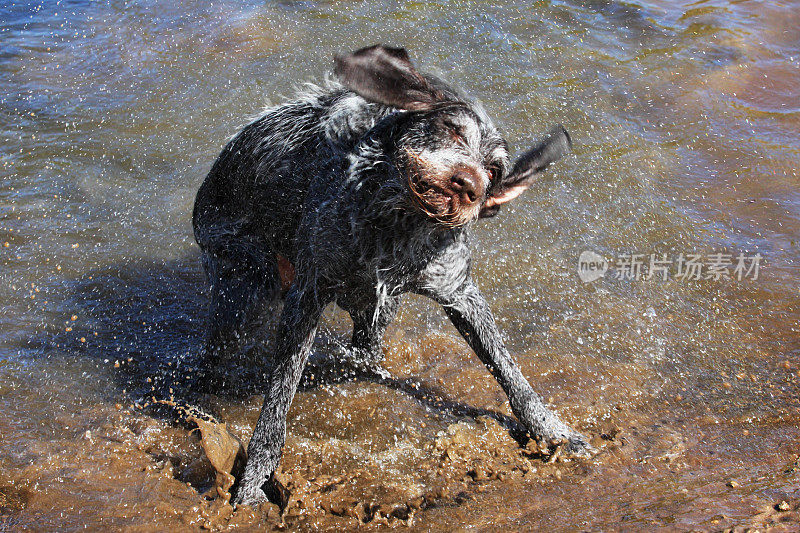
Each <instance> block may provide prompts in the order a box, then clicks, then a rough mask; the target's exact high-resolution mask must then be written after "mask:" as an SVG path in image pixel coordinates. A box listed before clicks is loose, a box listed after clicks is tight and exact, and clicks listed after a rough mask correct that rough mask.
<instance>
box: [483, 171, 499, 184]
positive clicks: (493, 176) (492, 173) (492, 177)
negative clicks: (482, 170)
mask: <svg viewBox="0 0 800 533" xmlns="http://www.w3.org/2000/svg"><path fill="white" fill-rule="evenodd" d="M486 172H487V173H488V174H489V181H490V182H492V183H494V181H495V180H496V179H497V176H499V175H500V170H499V169H498V168H497V167H487V168H486Z"/></svg>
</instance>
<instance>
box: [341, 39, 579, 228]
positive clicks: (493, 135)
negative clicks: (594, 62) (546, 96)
mask: <svg viewBox="0 0 800 533" xmlns="http://www.w3.org/2000/svg"><path fill="white" fill-rule="evenodd" d="M335 72H336V75H337V76H338V77H339V79H340V80H341V82H342V83H343V84H344V85H345V86H346V87H347V88H348V89H350V90H352V91H353V92H355V93H357V94H358V95H360V96H362V97H363V98H365V99H366V100H369V101H372V102H377V103H380V104H383V105H386V106H391V107H394V108H397V109H400V110H405V111H407V113H405V114H404V115H403V116H402V117H400V118H399V121H398V124H399V125H401V126H402V127H401V128H398V129H397V132H396V133H397V135H398V142H397V153H396V154H395V155H396V163H397V165H398V168H399V170H400V172H401V174H402V175H403V176H404V178H405V179H407V182H408V189H409V192H410V194H411V197H412V199H413V200H414V203H415V205H417V206H418V207H419V208H420V209H422V210H423V211H424V212H425V213H427V214H428V215H429V216H430V217H431V218H433V219H435V220H437V221H439V222H440V223H442V224H446V225H450V226H461V225H464V224H466V223H468V222H470V221H472V220H475V219H477V218H479V217H490V216H494V215H495V214H496V213H497V211H498V210H499V209H500V206H501V205H502V204H504V203H506V202H508V201H510V200H513V199H514V198H516V197H517V196H519V195H520V194H522V192H524V191H525V190H526V189H527V188H528V187H530V185H531V184H532V183H533V181H534V179H535V176H536V174H538V173H539V172H541V171H542V170H544V168H545V167H547V166H548V165H549V164H550V163H552V162H553V161H555V160H556V159H559V158H560V157H561V156H563V155H564V154H565V153H567V152H568V151H569V149H570V147H571V141H570V138H569V135H568V134H567V132H566V130H565V129H564V128H563V127H561V126H558V127H556V128H554V129H553V130H551V132H550V133H549V134H548V135H547V136H546V137H545V139H544V140H543V141H542V142H540V143H539V144H538V145H536V146H534V147H533V148H531V149H530V150H528V151H527V152H525V153H524V154H522V155H521V156H520V157H519V158H517V160H516V162H515V163H514V166H513V167H511V168H510V169H509V167H510V165H509V157H508V146H507V143H506V141H505V140H504V139H503V138H502V137H501V136H500V134H499V133H498V131H497V129H496V128H495V127H494V125H493V124H492V121H491V119H489V117H488V115H487V114H486V113H485V111H484V110H483V108H482V107H481V106H480V105H479V104H477V103H476V102H472V101H470V100H468V99H467V98H466V97H464V96H463V95H460V94H458V93H457V92H456V91H455V90H454V89H452V88H450V87H448V86H447V85H446V84H444V83H443V82H441V81H440V80H438V79H436V78H434V77H433V76H427V75H422V74H420V73H419V72H417V70H416V69H415V68H414V66H413V65H412V64H411V61H410V59H409V57H408V54H407V53H406V51H405V50H404V49H402V48H387V47H384V46H380V45H377V46H371V47H369V48H363V49H361V50H358V51H356V52H353V53H352V54H349V55H345V56H337V57H336V70H335Z"/></svg>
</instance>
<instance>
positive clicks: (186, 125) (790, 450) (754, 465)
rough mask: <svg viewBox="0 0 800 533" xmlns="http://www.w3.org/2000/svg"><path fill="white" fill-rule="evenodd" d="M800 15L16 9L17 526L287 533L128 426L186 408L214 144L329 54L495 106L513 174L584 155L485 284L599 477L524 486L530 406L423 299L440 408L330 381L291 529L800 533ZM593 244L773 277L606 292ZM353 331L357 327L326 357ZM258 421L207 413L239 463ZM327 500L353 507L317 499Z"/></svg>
mask: <svg viewBox="0 0 800 533" xmlns="http://www.w3.org/2000/svg"><path fill="white" fill-rule="evenodd" d="M798 7H800V6H799V5H798V4H797V3H796V2H792V1H786V2H760V1H723V0H710V1H703V0H701V1H698V2H693V3H689V2H688V1H687V2H685V3H684V2H678V1H676V2H670V1H662V0H655V1H653V2H638V3H637V2H614V1H597V2H577V1H575V2H573V1H568V0H565V1H544V0H541V1H537V2H534V3H528V2H505V1H500V2H485V3H484V2H478V3H467V2H457V3H451V2H435V1H434V2H412V3H407V4H405V5H403V6H402V7H398V6H397V5H396V4H395V3H394V2H385V3H375V2H345V1H342V2H289V1H286V2H277V3H271V2H270V3H268V4H267V5H262V4H260V3H253V4H251V5H243V4H242V3H240V2H214V3H213V4H208V3H204V2H181V3H174V2H166V1H164V2H161V1H158V0H154V1H141V2H110V3H94V2H80V1H74V2H45V3H44V4H37V3H10V2H6V3H5V4H3V6H2V7H0V137H1V138H2V149H0V246H2V247H0V306H1V308H2V312H0V529H4V528H8V529H17V528H25V527H27V528H31V529H34V530H49V529H54V528H57V529H59V530H75V529H82V528H84V527H89V528H91V529H106V528H109V527H114V528H129V529H134V530H149V529H170V528H178V529H180V528H184V529H194V528H197V527H199V526H200V525H201V524H203V522H204V520H207V519H208V517H209V516H211V515H214V516H212V518H213V519H215V520H217V522H216V524H217V525H218V526H225V525H226V524H228V525H229V524H238V525H239V526H241V527H245V528H246V527H257V526H258V527H263V526H264V525H265V523H266V525H267V526H270V524H272V525H274V523H275V520H276V517H275V516H274V515H270V516H269V517H267V516H266V514H265V511H264V509H261V510H258V509H257V510H256V511H254V512H253V513H251V514H246V515H245V514H242V513H243V511H241V510H240V511H237V512H236V514H234V515H233V516H232V517H229V516H228V515H227V514H224V513H223V514H222V515H221V514H220V513H222V511H220V509H219V508H218V507H214V505H215V504H214V502H213V501H211V502H210V501H209V500H207V499H204V498H203V496H202V495H201V491H202V490H205V488H208V486H209V485H208V483H209V479H208V476H209V475H210V474H209V472H210V470H209V467H208V465H207V464H205V463H204V462H203V456H202V450H201V449H200V445H199V444H198V440H197V436H196V435H194V434H191V435H190V434H189V433H188V431H187V430H185V429H184V428H183V427H182V426H180V425H173V424H172V423H171V422H170V420H169V417H166V418H164V417H163V416H159V415H158V414H157V413H153V412H149V411H146V410H145V411H142V410H138V409H135V408H134V409H131V408H130V406H131V405H132V404H133V403H135V402H139V403H143V402H144V401H145V399H146V397H147V395H148V392H150V391H151V388H152V387H154V388H155V391H154V392H153V394H154V395H156V396H158V398H156V399H159V400H160V399H164V398H165V397H166V396H167V395H168V388H169V386H170V384H171V383H172V381H173V380H177V379H178V378H179V377H180V375H181V374H183V373H184V372H185V371H186V369H187V368H190V367H191V364H192V361H193V357H194V356H195V354H196V353H197V350H198V348H199V346H200V343H201V339H202V335H203V327H204V316H205V309H206V305H207V302H206V295H205V281H204V278H203V274H202V271H201V267H200V263H199V259H198V252H197V247H196V245H195V243H194V240H193V238H192V232H191V220H190V219H191V209H192V202H193V199H194V194H195V191H196V190H197V188H198V186H199V185H200V183H201V181H202V180H203V177H204V175H205V174H206V173H207V171H208V169H209V168H210V165H211V163H212V162H213V160H214V158H215V157H216V155H217V154H218V153H219V151H220V149H221V147H222V146H223V145H224V144H225V142H226V140H227V139H228V138H230V136H232V135H233V134H234V133H235V132H236V131H238V129H239V128H240V127H241V126H243V125H244V124H245V123H247V122H248V121H249V120H250V119H252V118H253V117H255V116H257V115H258V114H259V112H260V110H261V109H263V107H264V106H265V105H267V104H269V103H275V102H279V101H281V99H283V98H285V97H288V96H290V95H291V94H292V93H293V92H294V90H295V89H296V88H297V87H298V86H300V84H301V83H303V82H306V81H315V80H316V81H321V80H323V79H324V78H325V77H326V76H327V75H329V71H330V67H331V62H332V61H331V58H332V55H333V54H334V53H336V52H341V51H347V50H352V49H355V48H358V47H361V46H365V45H369V44H373V43H376V42H383V43H389V44H394V45H402V46H405V47H407V48H408V49H409V50H410V52H411V55H412V57H413V58H414V60H415V61H416V62H417V64H418V65H420V66H421V68H423V69H427V70H429V71H431V72H434V73H436V74H439V75H441V76H442V77H444V78H446V79H448V80H450V81H452V82H454V83H457V84H458V85H460V86H461V87H462V88H463V89H465V90H466V91H467V92H468V93H470V94H472V95H474V96H476V97H477V98H479V99H480V100H481V101H482V102H483V103H484V105H485V107H486V108H487V109H488V110H489V111H490V113H491V114H492V115H493V116H494V117H495V119H496V123H497V125H498V126H499V127H500V128H501V130H502V131H503V132H504V133H505V135H506V136H507V138H508V140H509V142H510V145H511V147H512V150H514V151H518V150H521V149H523V148H525V147H527V146H529V145H530V144H531V143H532V142H534V140H535V138H536V135H537V134H539V133H541V132H543V131H545V130H546V129H547V128H549V127H550V126H551V125H552V124H554V123H558V122H561V123H563V124H564V125H565V126H566V127H567V129H568V130H569V131H570V132H571V134H572V137H573V139H574V141H575V150H574V154H573V155H571V156H570V157H569V158H567V159H566V160H564V161H561V162H559V163H558V164H557V165H555V166H554V167H553V169H552V170H551V171H548V173H547V174H545V175H544V176H543V177H542V178H541V180H540V181H539V182H538V183H537V185H536V186H534V187H533V188H532V189H531V190H530V191H529V192H528V193H526V194H525V195H524V196H523V197H522V198H521V199H520V200H518V201H517V202H516V203H515V204H514V205H513V206H512V207H510V208H508V209H505V210H504V211H503V212H502V213H501V214H500V215H499V216H498V217H496V218H495V219H491V220H488V221H485V222H480V223H478V224H477V225H476V228H475V231H474V234H475V239H474V240H475V244H476V250H475V254H474V256H475V267H474V275H475V278H476V279H477V281H478V283H479V284H480V286H481V287H482V288H483V290H484V291H485V293H486V295H487V298H488V299H489V300H490V303H491V305H492V307H493V309H494V311H495V314H496V316H497V319H498V322H499V324H500V326H501V328H502V330H503V331H504V334H505V338H506V340H507V344H508V346H509V348H510V350H511V351H512V353H513V354H514V355H515V357H516V358H517V359H518V361H519V362H520V364H521V366H522V367H523V369H524V372H525V374H526V375H527V376H528V377H529V379H531V381H532V382H534V383H535V387H536V388H537V389H538V390H539V391H540V392H542V393H543V394H544V395H545V397H547V398H548V399H549V400H550V401H551V402H552V405H554V406H555V407H556V408H557V410H558V412H559V413H560V414H561V415H562V416H563V417H564V418H565V419H566V420H567V421H569V422H570V423H571V424H572V425H574V426H576V427H578V428H580V429H581V430H583V431H584V432H585V433H587V434H589V435H590V436H592V438H593V439H594V442H595V443H596V444H597V445H598V446H600V447H601V448H602V451H601V453H600V454H599V455H598V457H597V458H595V459H594V460H593V461H591V462H588V463H580V464H576V463H554V464H553V465H546V464H543V463H541V460H539V459H536V458H535V457H532V458H530V461H528V458H527V457H526V456H524V454H522V452H521V450H520V449H519V445H518V444H517V442H516V441H514V440H513V438H512V437H511V436H510V435H509V433H508V431H506V430H504V429H503V428H501V427H499V426H497V425H491V424H489V422H487V420H486V419H482V418H476V417H475V413H478V412H481V411H480V410H485V411H486V412H493V413H506V414H508V413H510V411H509V408H508V405H507V403H506V401H505V398H504V396H503V394H502V392H501V390H500V389H499V387H498V386H497V385H496V384H495V383H494V382H493V380H492V379H491V377H490V376H489V375H488V373H487V372H486V371H485V369H483V368H482V367H481V366H480V363H479V362H478V361H477V359H476V358H475V357H474V356H473V355H472V354H471V353H470V351H469V349H468V348H467V346H466V345H465V344H464V343H463V341H461V340H460V339H459V338H458V337H457V334H456V332H455V330H454V329H453V328H452V327H451V326H450V325H449V324H448V323H447V321H446V319H445V317H444V314H443V313H442V312H441V310H439V309H437V308H436V307H435V306H434V305H433V304H431V303H429V302H427V301H425V300H423V299H421V298H408V299H407V301H406V305H405V307H404V309H403V311H402V312H401V313H400V315H399V317H398V319H397V321H396V323H395V324H394V325H393V326H392V328H391V329H390V331H389V333H388V335H387V367H388V368H389V369H390V370H391V371H392V373H393V374H395V375H396V376H398V377H400V378H412V377H413V378H415V379H416V380H417V381H418V383H419V386H420V388H421V389H423V391H426V390H427V391H428V392H423V393H421V394H414V390H416V389H414V387H403V386H400V385H397V386H396V387H391V386H385V385H380V384H375V383H370V382H365V381H358V380H357V381H354V382H349V383H340V384H322V385H315V384H314V383H311V384H307V386H306V387H305V388H304V390H302V391H301V392H300V393H299V394H298V396H297V398H296V400H295V403H294V405H293V408H292V411H291V414H290V423H289V435H288V440H287V448H286V457H285V461H284V469H283V470H284V474H285V476H286V479H290V480H292V482H293V483H294V486H295V494H302V493H303V491H304V490H305V491H306V492H307V493H308V494H310V496H308V497H307V499H306V501H305V502H303V501H301V502H295V503H294V504H293V508H292V509H293V510H292V509H290V510H289V511H288V513H287V516H286V518H285V519H286V520H287V523H289V525H291V526H292V527H307V528H312V527H320V528H331V529H337V528H342V527H355V525H356V524H357V523H358V520H359V516H357V515H358V512H355V511H353V512H350V511H352V509H354V508H355V509H357V510H358V509H361V510H362V511H363V508H364V506H365V505H366V507H367V508H369V506H370V505H371V504H370V503H369V502H375V505H383V504H385V505H394V504H398V503H403V502H408V501H411V500H412V499H413V498H416V497H418V496H420V495H423V496H425V498H426V499H425V501H426V502H427V503H426V504H424V505H422V507H423V508H426V507H427V508H426V509H423V510H419V511H416V512H415V514H414V516H413V518H412V520H411V524H412V525H414V526H417V527H422V528H425V529H434V530H442V531H445V530H452V529H453V528H456V527H468V526H475V527H477V528H479V529H481V528H483V529H486V530H496V528H498V527H501V526H502V527H508V528H512V530H513V529H514V528H518V529H535V530H565V531H572V530H576V529H592V530H598V529H606V530H608V529H612V530H613V529H633V530H650V529H651V528H653V527H662V528H666V529H671V528H675V529H723V528H725V527H734V526H740V527H744V526H750V525H755V526H763V525H765V524H769V523H772V524H773V525H774V524H780V523H784V522H781V520H788V522H785V524H788V525H786V527H789V528H791V527H797V521H798V515H797V514H796V511H795V510H792V509H795V508H796V507H797V505H798V501H799V499H800V477H799V476H800V465H798V463H797V460H798V454H800V442H799V441H798V437H800V429H799V428H798V422H800V405H798V378H799V377H800V342H798V327H799V324H798V319H799V318H800V306H799V305H798V304H800V294H798V287H799V286H800V284H799V283H798V281H800V279H799V278H800V272H799V271H798V266H799V265H800V263H799V262H798V261H799V260H800V248H798V243H797V240H796V239H797V235H798V230H800V192H798V191H799V190H800V189H798V185H800V177H798V167H799V166H800V107H799V106H800V104H798V102H800V16H799V15H798V13H799V12H800V11H798ZM583 251H594V252H596V253H598V254H600V255H602V256H604V257H606V258H609V259H615V260H617V259H618V258H619V257H620V256H623V255H625V254H628V255H629V254H643V255H644V260H645V261H648V260H649V257H650V255H651V254H658V256H659V257H660V256H662V255H663V254H668V257H669V258H670V259H676V258H677V256H678V255H679V254H681V253H682V254H685V255H686V254H701V255H702V256H703V257H705V258H708V256H709V255H710V254H712V253H717V252H723V253H729V254H732V255H733V256H734V258H735V257H736V256H737V255H738V254H740V253H742V254H745V255H746V256H753V255H755V254H756V253H759V254H761V256H763V260H762V261H761V264H760V267H761V269H760V272H759V276H758V279H752V278H753V276H752V275H751V276H750V277H745V279H742V280H738V279H736V277H735V276H734V277H733V279H722V280H713V279H701V280H691V281H689V280H679V279H676V278H675V272H674V269H673V272H672V273H671V276H670V279H669V280H666V281H665V280H662V279H660V278H658V279H649V280H646V279H638V280H636V279H616V277H617V276H616V274H617V273H618V272H620V270H619V269H614V268H612V269H611V270H610V271H609V272H608V273H607V274H606V275H605V277H603V278H602V279H600V280H597V281H594V282H592V283H584V282H583V281H581V279H580V278H579V277H578V271H577V268H578V256H579V255H580V253H581V252H583ZM734 262H735V259H734ZM732 270H733V267H731V271H732ZM348 328H349V324H348V322H347V320H346V319H345V318H344V317H343V316H342V315H341V314H339V313H335V312H333V310H331V312H330V313H329V315H328V316H327V317H326V319H325V323H324V327H323V328H322V329H321V332H320V337H321V341H322V342H321V343H319V344H318V347H317V353H316V354H315V357H317V358H319V357H324V356H325V355H330V354H331V353H333V352H335V351H336V349H337V348H336V345H337V344H341V343H343V342H344V341H346V339H347V336H348ZM176 369H177V370H176ZM404 383H407V382H404ZM176 387H177V385H176ZM177 392H180V391H177ZM426 394H429V395H430V396H432V397H434V396H435V397H437V398H438V399H442V400H444V402H435V401H434V402H432V401H427V400H425V398H424V396H425V395H426ZM259 401H260V399H259V398H258V397H257V396H254V397H250V398H237V397H233V396H231V395H229V394H227V393H222V394H221V395H220V397H219V398H216V399H208V403H207V404H206V406H205V408H206V409H212V410H214V412H215V413H216V414H217V416H218V417H220V418H221V419H222V420H224V421H226V422H227V423H228V425H229V427H230V428H231V429H232V431H233V432H234V433H236V434H237V435H239V436H240V437H242V438H243V439H244V440H245V441H246V439H247V438H249V431H250V427H251V425H252V424H253V423H254V422H255V418H256V417H257V414H258V407H259ZM470 409H472V411H470ZM473 411H474V412H473ZM454 424H455V425H454ZM448 439H449V440H448ZM448 443H449V444H448ZM454 443H455V444H454ZM451 445H452V446H456V445H458V446H457V447H458V451H453V450H452V449H451V450H450V453H444V454H443V453H442V448H444V449H445V451H447V448H448V446H451ZM452 446H451V448H452ZM498 450H500V451H499V452H498ZM498 457H499V458H498ZM526 463H527V464H526ZM476 465H478V466H476ZM480 465H489V466H488V467H486V468H487V469H488V470H489V471H490V474H491V472H494V475H485V476H483V475H481V474H480V473H481V470H480V469H479V467H480V468H483V467H481V466H480ZM476 468H478V470H476ZM469 472H472V474H470V473H469ZM476 472H477V474H476ZM498 473H499V474H502V475H498ZM293 475H296V476H299V477H296V478H292V476H293ZM325 476H343V479H344V481H341V480H340V481H337V478H335V477H334V478H333V479H334V481H333V482H332V483H331V484H330V485H329V486H326V487H324V488H323V489H319V487H317V489H319V490H317V492H314V490H316V489H314V487H315V486H316V485H313V483H314V479H318V480H319V479H322V480H325V479H329V478H327V477H325ZM483 478H486V479H483ZM497 478H499V479H497ZM309 480H310V481H309ZM306 481H308V483H311V484H310V485H309V484H308V483H306V486H304V487H305V488H303V487H301V485H302V483H304V482H306ZM317 483H318V484H319V483H322V484H324V483H323V482H319V481H318V482H317ZM309 487H311V488H309ZM437 487H438V488H437ZM442 487H444V488H442ZM348 491H349V492H348ZM322 493H325V494H327V493H332V494H333V495H334V498H333V499H334V500H337V501H340V502H344V503H342V504H341V505H342V506H343V507H342V509H344V507H347V506H350V511H347V509H345V510H344V511H343V510H342V509H339V508H336V509H334V508H330V505H329V506H328V507H329V508H327V509H324V508H323V507H324V506H323V504H321V503H319V502H320V501H321V500H320V498H321V497H322V496H320V494H322ZM348 498H349V499H348ZM782 501H786V502H787V504H788V508H789V509H790V510H789V511H779V510H777V509H775V508H774V507H773V506H775V505H779V504H780V502H782ZM309 502H310V503H309ZM365 502H366V503H365ZM359 506H361V507H359ZM413 508H415V506H409V507H408V509H413ZM214 513H216V514H214ZM348 513H349V514H351V515H356V516H347V515H348ZM362 514H364V513H362ZM395 514H396V515H397V516H400V515H401V514H403V513H395ZM339 515H344V516H339ZM379 516H380V513H378V512H374V509H373V510H372V511H368V512H367V513H366V515H364V516H361V517H360V518H361V519H362V520H367V521H369V520H371V523H372V524H377V523H378V520H377V518H376V517H379ZM403 517H405V515H403ZM386 521H387V523H391V524H396V523H397V520H395V519H394V518H392V520H391V521H389V520H386ZM259 524H260V526H259ZM270 527H271V526H270ZM137 528H138V529H137Z"/></svg>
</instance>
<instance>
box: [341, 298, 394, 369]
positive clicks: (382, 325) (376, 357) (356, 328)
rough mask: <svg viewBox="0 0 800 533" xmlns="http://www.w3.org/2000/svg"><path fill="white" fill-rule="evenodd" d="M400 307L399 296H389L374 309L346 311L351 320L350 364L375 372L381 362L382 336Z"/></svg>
mask: <svg viewBox="0 0 800 533" xmlns="http://www.w3.org/2000/svg"><path fill="white" fill-rule="evenodd" d="M399 307H400V297H399V296H389V297H387V298H386V299H385V300H384V301H383V302H381V303H380V304H378V305H376V307H368V308H366V309H362V308H356V309H348V310H347V311H348V312H349V313H350V318H352V319H353V340H352V344H353V350H352V354H351V362H352V363H354V364H355V365H357V366H359V367H362V368H364V369H365V370H375V369H377V368H378V366H379V365H380V363H381V361H383V334H384V333H385V332H386V328H387V327H388V326H389V324H390V323H391V322H392V320H393V319H394V317H395V315H396V314H397V309H398V308H399Z"/></svg>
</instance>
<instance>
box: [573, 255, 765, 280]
mask: <svg viewBox="0 0 800 533" xmlns="http://www.w3.org/2000/svg"><path fill="white" fill-rule="evenodd" d="M763 258H764V256H762V255H761V254H760V253H755V254H753V255H747V254H745V253H741V252H740V253H739V254H736V255H734V254H731V253H725V252H714V253H711V254H708V255H705V256H704V255H702V254H683V253H681V254H678V255H672V256H670V255H669V254H658V253H652V254H649V255H647V254H636V253H630V254H621V255H618V256H617V257H616V258H614V259H611V260H608V259H606V258H605V257H603V256H602V255H600V254H598V253H595V252H591V251H586V252H583V253H581V255H580V257H578V276H580V278H581V280H583V281H584V282H586V283H589V282H592V281H595V280H598V279H600V278H602V277H603V276H605V275H606V272H608V271H609V270H610V269H613V271H612V272H611V274H610V275H611V276H612V277H614V278H615V279H619V280H632V281H639V280H652V279H654V278H655V279H656V280H664V281H665V280H668V279H675V280H678V281H690V280H692V281H695V280H712V281H721V280H733V279H735V280H737V281H742V280H744V279H750V280H757V279H758V276H759V273H760V271H761V260H762V259H763Z"/></svg>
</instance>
